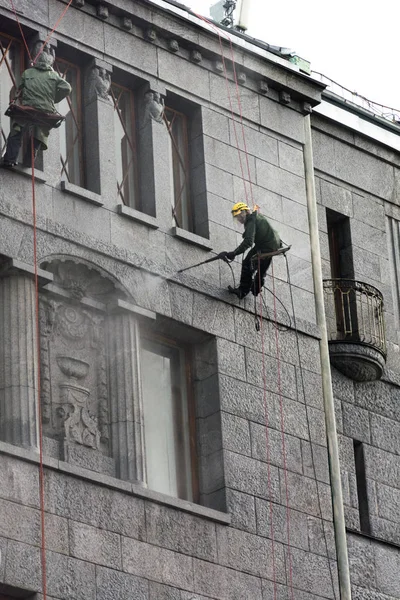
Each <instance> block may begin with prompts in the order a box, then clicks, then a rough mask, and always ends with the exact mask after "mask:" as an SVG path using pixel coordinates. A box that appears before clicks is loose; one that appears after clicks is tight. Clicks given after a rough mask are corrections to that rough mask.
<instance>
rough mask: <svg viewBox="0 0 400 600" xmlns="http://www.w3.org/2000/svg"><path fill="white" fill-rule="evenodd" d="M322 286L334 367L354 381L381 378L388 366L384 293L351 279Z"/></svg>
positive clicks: (331, 281) (325, 281)
mask: <svg viewBox="0 0 400 600" xmlns="http://www.w3.org/2000/svg"><path fill="white" fill-rule="evenodd" d="M323 285H324V297H325V311H326V321H327V329H328V340H329V352H330V359H331V363H332V365H333V366H334V367H335V368H336V369H338V371H340V372H341V373H343V374H344V375H346V376H347V377H349V378H350V379H353V380H354V381H375V380H377V379H380V377H381V376H382V373H383V369H384V367H385V363H386V336H385V324H384V318H383V296H382V294H381V292H380V291H379V290H378V289H376V288H375V287H374V286H372V285H369V284H368V283H363V282H362V281H354V280H352V279H325V280H324V282H323Z"/></svg>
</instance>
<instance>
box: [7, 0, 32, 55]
mask: <svg viewBox="0 0 400 600" xmlns="http://www.w3.org/2000/svg"><path fill="white" fill-rule="evenodd" d="M10 2H11V8H12V10H13V13H14V15H15V20H16V21H17V23H18V27H19V30H20V33H21V37H22V40H23V42H24V46H25V48H26V51H27V53H28V56H29V60H30V61H31V62H33V61H32V56H31V53H30V52H29V47H28V44H27V42H26V39H25V35H24V32H23V29H22V25H21V23H20V20H19V19H18V15H17V10H16V8H15V5H14V2H13V0H10Z"/></svg>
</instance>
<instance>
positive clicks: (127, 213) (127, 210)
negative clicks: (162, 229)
mask: <svg viewBox="0 0 400 600" xmlns="http://www.w3.org/2000/svg"><path fill="white" fill-rule="evenodd" d="M117 212H118V214H120V215H124V217H128V218H129V219H132V220H133V221H138V222H139V223H144V224H145V225H148V226H149V227H152V228H153V229H158V227H159V225H158V223H157V219H156V218H155V217H152V216H151V215H147V214H146V213H144V212H141V211H140V210H136V209H135V208H131V207H130V206H125V204H118V205H117Z"/></svg>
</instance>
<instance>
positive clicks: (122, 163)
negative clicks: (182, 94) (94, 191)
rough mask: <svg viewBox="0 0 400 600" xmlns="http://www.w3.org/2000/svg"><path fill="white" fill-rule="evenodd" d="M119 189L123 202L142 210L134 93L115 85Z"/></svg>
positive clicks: (114, 99) (113, 90)
mask: <svg viewBox="0 0 400 600" xmlns="http://www.w3.org/2000/svg"><path fill="white" fill-rule="evenodd" d="M111 92H112V98H113V101H114V108H115V110H114V132H115V157H116V166H117V189H118V195H119V197H120V198H121V200H122V202H123V203H124V204H126V205H127V206H131V207H132V208H136V209H138V210H140V206H139V205H138V195H137V193H136V144H135V142H136V138H135V118H134V103H133V93H132V91H131V90H128V89H126V88H123V87H121V86H119V85H116V84H113V85H112V87H111Z"/></svg>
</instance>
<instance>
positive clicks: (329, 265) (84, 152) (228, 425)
mask: <svg viewBox="0 0 400 600" xmlns="http://www.w3.org/2000/svg"><path fill="white" fill-rule="evenodd" d="M16 7H17V10H18V17H19V20H20V22H21V26H22V28H23V31H24V34H25V36H26V39H27V40H28V43H32V42H33V41H37V39H41V40H44V39H46V36H47V33H48V31H49V30H50V29H51V28H52V27H53V25H54V24H55V22H56V21H57V19H58V17H59V15H60V14H61V12H62V11H63V10H64V8H65V7H66V4H65V2H62V1H60V0H46V1H44V0H41V1H40V2H39V1H35V2H26V1H25V0H20V1H19V2H16ZM221 35H222V38H224V35H225V34H224V33H222V34H221ZM232 39H233V52H234V57H235V69H236V79H237V82H238V86H239V90H240V103H239V102H238V98H237V93H236V86H235V84H234V79H235V72H234V70H233V64H232V60H231V59H232V54H231V49H230V47H229V45H228V44H226V43H225V42H224V41H223V39H222V42H221V43H220V40H219V37H218V35H217V33H216V31H215V29H214V28H213V27H210V26H208V25H207V24H205V23H204V22H203V21H201V20H200V19H199V18H198V17H196V16H195V15H193V14H191V13H189V12H187V11H186V10H184V9H183V8H182V6H180V5H177V4H174V3H167V2H164V0H154V1H144V0H143V1H141V2H131V1H128V0H112V1H111V2H107V3H102V2H96V1H91V0H90V1H88V0H86V1H85V0H75V1H74V2H73V4H72V5H71V7H70V8H69V9H68V11H67V13H66V14H65V17H64V18H63V19H62V21H61V23H60V25H59V27H58V28H57V30H56V32H55V33H54V35H53V37H52V40H51V44H52V45H53V46H54V48H55V51H56V63H55V68H56V69H57V70H58V71H59V72H60V73H61V74H62V75H63V76H65V77H66V78H67V79H68V81H70V83H71V85H72V88H73V92H72V95H71V97H70V99H69V101H64V102H63V104H62V106H61V108H60V111H61V112H62V113H63V114H66V115H67V118H66V121H65V123H64V124H63V125H62V126H61V127H60V128H59V129H55V130H53V131H52V132H51V135H50V140H49V149H48V151H47V152H45V153H43V156H42V155H39V157H38V159H37V164H36V171H35V189H36V202H37V256H38V264H39V272H38V281H39V298H38V300H39V302H38V311H37V309H36V304H37V297H36V290H35V282H34V277H33V274H34V266H33V265H34V258H33V257H34V235H33V226H32V192H31V182H30V174H31V172H30V169H29V167H28V166H19V167H17V168H16V169H15V170H13V171H11V170H4V169H2V170H1V172H0V232H1V235H0V257H1V260H0V275H1V277H0V297H1V303H0V440H1V441H0V473H1V481H2V484H3V485H1V486H0V506H1V510H0V557H1V560H0V598H21V597H22V598H23V597H26V598H35V599H36V600H39V599H40V598H42V597H43V594H42V593H43V589H42V577H41V553H40V547H41V544H42V542H43V536H42V533H41V514H40V487H39V468H38V466H39V453H38V447H39V442H40V438H41V439H42V441H43V454H44V458H43V461H44V506H45V546H46V557H47V561H46V582H47V594H46V596H47V598H50V599H54V600H64V599H65V600H67V599H68V600H75V599H76V600H111V598H112V599H118V600H128V599H132V598H135V600H242V599H246V600H247V599H248V600H269V599H275V598H276V599H277V598H279V600H281V599H282V600H283V599H285V600H286V599H287V598H296V600H317V599H318V600H320V599H322V598H332V599H333V598H339V590H338V585H337V562H336V551H335V541H334V535H333V523H332V519H333V517H332V507H331V484H330V477H329V465H328V453H327V441H326V431H325V414H324V399H323V393H322V384H321V381H322V378H321V366H320V352H319V344H320V337H321V335H320V328H319V327H318V326H317V321H316V312H315V303H314V287H313V279H312V264H311V244H310V228H309V222H308V216H307V195H306V185H305V175H306V174H305V166H304V156H303V154H304V152H303V150H304V144H305V121H306V119H309V115H310V114H311V115H312V116H311V122H312V128H313V152H314V163H315V184H316V193H317V200H318V215H319V226H320V232H319V236H320V244H321V258H322V263H323V269H324V277H325V278H326V279H327V280H340V281H344V280H346V281H348V280H350V281H352V282H353V283H352V284H351V285H350V288H345V285H347V284H340V285H339V286H337V287H333V284H328V283H327V284H326V286H325V290H326V300H327V325H328V327H329V328H330V333H332V338H331V344H330V348H331V352H332V363H333V364H334V365H336V367H338V369H336V368H335V367H334V366H332V384H333V389H334V395H335V401H336V408H337V411H336V412H337V429H338V442H339V445H340V458H341V472H342V485H343V497H344V506H345V513H346V527H347V542H348V551H349V561H350V569H351V581H352V588H353V597H354V598H357V599H360V600H361V599H363V600H378V599H379V600H393V599H397V598H400V576H399V572H400V551H399V545H400V516H399V515H400V511H399V507H400V458H399V454H400V447H399V441H398V438H399V436H398V432H399V429H400V408H399V406H400V405H399V404H398V402H399V398H398V396H399V395H400V393H399V385H400V379H399V377H400V372H399V370H400V363H399V358H398V353H399V346H398V344H399V339H398V332H399V329H400V324H399V305H400V300H399V297H400V291H399V290H400V288H399V225H398V223H399V220H400V208H399V204H400V200H399V171H398V167H399V160H400V159H399V147H398V139H399V138H398V133H397V131H396V126H391V125H390V124H387V125H385V124H384V122H383V121H379V120H376V119H375V120H374V119H372V117H371V116H370V115H367V114H364V115H362V114H361V113H360V111H359V113H357V114H356V113H355V112H354V114H353V113H351V111H350V110H349V109H348V108H346V107H343V105H342V106H341V107H339V108H338V104H339V105H340V102H338V101H337V100H334V99H333V98H332V97H331V96H329V94H326V93H325V92H324V86H323V85H322V84H321V83H319V82H318V81H316V80H315V79H313V78H311V77H309V76H307V75H305V74H304V73H302V72H300V70H299V69H298V67H296V66H295V65H293V64H292V63H290V62H289V60H288V57H286V56H284V55H283V54H282V53H280V52H279V51H277V50H273V49H268V48H267V46H266V45H262V44H261V45H260V44H258V43H256V42H255V41H252V40H249V39H248V38H246V37H244V36H241V35H238V34H235V35H233V36H232ZM0 41H1V51H2V58H0V61H1V66H0V69H1V71H0V83H1V88H0V112H1V117H0V119H1V122H0V124H1V132H2V137H1V144H2V145H4V141H5V138H6V136H7V133H8V128H9V121H8V119H7V118H6V117H4V110H5V109H6V107H7V106H8V102H9V100H10V97H11V95H12V93H13V88H15V85H17V84H18V78H19V76H20V74H21V72H22V71H23V69H24V68H26V66H27V57H26V56H25V51H24V47H23V44H22V41H21V36H20V33H19V31H18V26H17V24H16V21H15V16H14V14H13V12H12V10H11V6H10V5H9V3H8V2H6V0H0ZM221 44H222V47H223V48H224V50H223V52H224V60H222V56H221ZM225 74H226V75H227V79H228V81H227V80H226V77H225ZM329 108H330V110H331V112H330V111H329V110H328V109H329ZM333 109H335V110H336V112H334V113H332V110H333ZM338 110H341V111H342V112H344V113H345V114H350V113H351V114H352V117H353V121H351V122H349V121H346V120H345V119H343V121H341V119H340V118H338V114H337V111H338ZM232 111H233V117H232ZM240 114H241V115H242V117H243V120H242V121H241V118H240ZM371 128H372V129H371ZM244 140H245V142H246V152H245V151H244ZM396 144H397V146H396ZM238 146H239V150H240V152H238ZM25 150H26V147H25V148H23V151H22V153H21V161H22V163H23V161H24V152H25ZM244 199H247V200H248V201H249V203H251V202H254V203H255V204H257V205H259V206H260V210H261V212H262V213H263V214H265V215H266V216H267V217H268V218H270V219H271V221H272V222H273V224H274V226H276V228H277V230H278V231H279V232H280V234H281V236H282V239H283V240H284V241H285V242H286V243H288V244H290V245H291V250H290V252H289V253H288V255H287V257H288V270H287V269H286V263H285V259H284V258H283V257H277V258H275V259H274V266H273V270H271V275H270V276H268V278H267V287H268V289H269V290H270V291H269V292H266V293H265V304H264V305H263V306H262V307H260V306H259V305H258V306H257V312H260V311H261V310H262V312H263V314H264V317H265V319H264V320H263V322H262V331H261V332H258V331H256V328H255V320H254V302H253V299H252V298H250V299H246V300H245V301H242V302H239V301H234V300H232V296H229V295H228V294H227V291H226V288H227V285H228V284H231V283H232V274H231V272H230V270H229V269H228V267H227V265H226V264H225V263H223V262H221V261H216V262H212V263H210V264H207V265H204V266H203V267H198V268H196V269H193V270H191V271H187V272H185V273H182V274H178V270H179V269H182V268H185V267H187V266H189V265H191V264H194V263H197V262H201V261H203V260H206V259H207V258H210V257H211V256H214V255H215V254H216V253H218V252H220V251H222V250H230V249H233V248H235V247H236V246H237V245H238V243H239V240H240V232H239V231H238V230H237V229H236V228H235V225H234V224H233V223H232V219H231V215H230V209H231V206H232V204H233V202H237V201H242V200H244ZM233 272H234V275H235V277H236V279H237V277H238V275H239V272H240V263H239V262H237V261H235V263H234V264H233ZM289 277H290V282H289ZM356 282H358V283H356ZM368 286H372V287H368ZM349 289H350V291H349V293H348V294H347V296H344V295H343V291H344V290H345V291H348V290H349ZM375 289H376V290H377V292H374V291H372V290H375ZM270 292H274V293H275V296H274V295H273V294H271V293H270ZM380 293H382V294H383V301H384V320H385V323H386V335H385V334H384V332H383V329H380V328H379V324H380V320H379V319H380V315H381V313H380V304H379V301H380ZM274 297H276V298H277V299H278V303H277V307H276V303H275V302H274ZM343 297H347V298H348V299H349V300H348V301H347V304H346V302H345V303H344V304H343V302H344V301H343ZM339 298H340V299H341V301H342V304H340V302H339ZM360 299H361V300H360ZM363 299H364V300H365V303H366V305H367V308H368V310H369V312H367V315H368V318H370V319H371V323H372V324H370V326H369V328H366V329H362V325H363V324H364V322H363V321H362V315H363V314H364V313H362V312H360V309H359V304H357V302H358V303H360V302H362V301H363ZM293 307H294V310H293ZM340 307H341V308H342V312H343V311H345V317H344V319H343V320H342V321H340V319H339V318H338V314H341V313H340ZM366 310H367V309H366ZM346 311H347V312H346ZM37 317H38V327H36V322H37ZM349 323H350V325H351V331H350V333H349V332H348V330H347V325H349ZM377 324H378V325H377ZM295 326H296V327H295ZM376 327H377V329H376ZM374 328H375V329H374ZM371 332H372V333H373V337H371V336H372V333H371ZM364 334H365V335H367V334H368V335H369V337H368V338H366V337H363V336H364ZM349 365H350V366H349ZM38 374H40V386H39V385H38V383H39V382H38V379H39V378H38ZM379 377H380V378H379ZM39 388H40V389H39ZM39 407H40V414H41V423H39V418H38V408H39ZM1 594H2V595H1Z"/></svg>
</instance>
